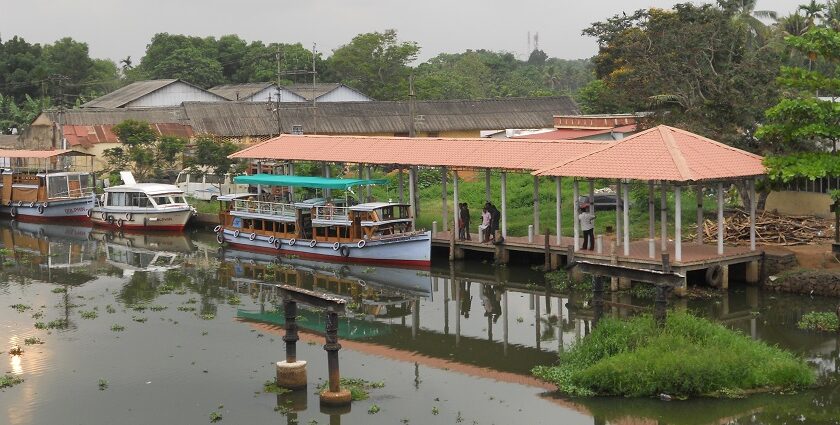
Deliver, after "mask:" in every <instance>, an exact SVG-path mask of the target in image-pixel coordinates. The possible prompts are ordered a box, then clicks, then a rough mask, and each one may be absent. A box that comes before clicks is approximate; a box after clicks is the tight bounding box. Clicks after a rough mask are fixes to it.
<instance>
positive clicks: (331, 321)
mask: <svg viewBox="0 0 840 425" xmlns="http://www.w3.org/2000/svg"><path fill="white" fill-rule="evenodd" d="M325 338H326V344H324V350H326V352H327V369H328V375H329V388H330V392H332V393H337V392H339V391H340V389H341V388H340V381H341V373H340V372H339V368H338V350H341V344H339V343H338V314H337V313H336V312H334V311H329V312H327V324H326V332H325Z"/></svg>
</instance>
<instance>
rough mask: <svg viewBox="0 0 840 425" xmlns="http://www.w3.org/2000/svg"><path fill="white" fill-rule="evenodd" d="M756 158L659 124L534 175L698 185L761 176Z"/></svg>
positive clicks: (762, 170)
mask: <svg viewBox="0 0 840 425" xmlns="http://www.w3.org/2000/svg"><path fill="white" fill-rule="evenodd" d="M762 159H763V158H762V157H761V156H758V155H755V154H751V153H749V152H745V151H742V150H740V149H736V148H733V147H731V146H728V145H724V144H723V143H719V142H715V141H714V140H710V139H707V138H705V137H702V136H698V135H696V134H694V133H690V132H688V131H685V130H680V129H678V128H673V127H668V126H665V125H660V126H658V127H654V128H651V129H648V130H645V131H643V132H641V133H637V134H634V135H632V136H629V137H626V138H624V139H622V140H619V141H617V142H614V143H610V144H608V145H603V146H601V147H600V148H599V149H596V150H593V151H590V152H585V153H583V154H581V155H580V156H578V157H576V158H570V159H567V160H564V161H561V162H558V163H556V164H553V165H552V166H550V167H546V168H544V169H541V170H537V171H535V172H534V173H533V174H535V175H541V176H564V177H582V178H609V179H627V180H642V181H650V180H653V181H667V182H699V181H708V180H731V179H740V178H751V177H756V176H761V175H764V174H765V173H766V170H765V168H764V165H763V164H762Z"/></svg>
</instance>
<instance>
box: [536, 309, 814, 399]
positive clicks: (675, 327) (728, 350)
mask: <svg viewBox="0 0 840 425" xmlns="http://www.w3.org/2000/svg"><path fill="white" fill-rule="evenodd" d="M559 360H560V361H559V364H558V365H555V366H538V367H536V368H534V369H533V370H532V373H533V374H534V375H535V376H537V377H539V378H541V379H543V380H546V381H548V382H552V383H554V384H555V385H557V387H558V389H559V390H560V391H561V392H563V393H565V394H568V395H572V396H595V395H615V396H628V397H645V396H656V395H658V394H662V393H665V394H669V395H672V396H675V397H689V396H718V397H721V396H722V397H727V396H736V395H741V394H743V393H744V392H749V391H763V390H776V389H778V390H789V389H798V388H803V387H807V386H810V385H812V384H813V383H814V381H815V376H814V372H813V371H812V370H811V369H810V368H809V367H808V365H807V364H806V363H805V362H804V361H803V360H802V359H799V358H797V357H795V356H794V355H793V354H791V353H789V352H786V351H783V350H781V349H779V348H777V347H771V346H769V345H767V344H765V343H763V342H759V341H754V340H752V339H750V338H747V337H746V336H744V335H743V334H741V333H738V332H735V331H732V330H729V329H727V328H725V327H723V326H721V325H719V324H715V323H713V322H710V321H708V320H706V319H702V318H698V317H694V316H692V315H690V314H688V313H684V312H676V313H670V314H669V316H668V319H667V324H666V326H665V328H664V329H662V330H660V329H658V328H657V327H656V325H655V323H654V321H653V319H652V317H651V316H649V315H644V316H639V317H635V318H632V319H629V320H620V319H615V318H605V319H604V320H602V321H601V322H599V324H598V326H597V327H596V328H595V329H594V331H593V332H592V334H590V335H589V336H588V337H586V338H585V339H584V340H583V341H581V342H580V343H578V344H577V345H575V346H574V347H573V348H572V349H571V350H570V351H568V352H565V353H562V354H560V359H559Z"/></svg>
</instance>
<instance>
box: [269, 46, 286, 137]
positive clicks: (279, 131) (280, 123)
mask: <svg viewBox="0 0 840 425" xmlns="http://www.w3.org/2000/svg"><path fill="white" fill-rule="evenodd" d="M275 59H276V60H277V103H276V104H275V105H274V118H275V120H277V135H278V136H279V135H281V134H283V121H282V120H281V119H280V75H281V71H280V46H277V53H276V54H275ZM268 102H269V104H271V94H269V95H268Z"/></svg>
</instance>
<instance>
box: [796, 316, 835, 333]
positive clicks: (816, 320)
mask: <svg viewBox="0 0 840 425" xmlns="http://www.w3.org/2000/svg"><path fill="white" fill-rule="evenodd" d="M796 326H797V327H799V329H803V330H809V331H819V332H837V328H838V327H840V320H838V318H837V314H835V313H833V312H832V313H829V312H825V311H812V312H810V313H805V314H804V315H802V318H801V319H799V322H797V323H796Z"/></svg>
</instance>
